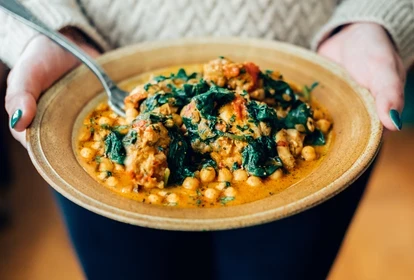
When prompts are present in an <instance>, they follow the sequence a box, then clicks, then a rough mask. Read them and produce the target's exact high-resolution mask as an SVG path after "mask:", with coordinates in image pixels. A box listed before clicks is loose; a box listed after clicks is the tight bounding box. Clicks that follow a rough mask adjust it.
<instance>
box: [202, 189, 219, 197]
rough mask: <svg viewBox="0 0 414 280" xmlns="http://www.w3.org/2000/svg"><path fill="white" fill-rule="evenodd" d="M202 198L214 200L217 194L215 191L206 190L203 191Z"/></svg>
mask: <svg viewBox="0 0 414 280" xmlns="http://www.w3.org/2000/svg"><path fill="white" fill-rule="evenodd" d="M204 196H205V197H206V198H207V199H209V200H214V199H216V198H217V197H218V192H217V191H216V190H215V189H212V188H208V189H206V190H205V192H204Z"/></svg>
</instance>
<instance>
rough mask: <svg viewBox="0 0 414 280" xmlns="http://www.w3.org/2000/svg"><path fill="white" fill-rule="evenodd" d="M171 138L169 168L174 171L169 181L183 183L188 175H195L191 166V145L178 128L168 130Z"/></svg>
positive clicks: (168, 157) (168, 156)
mask: <svg viewBox="0 0 414 280" xmlns="http://www.w3.org/2000/svg"><path fill="white" fill-rule="evenodd" d="M168 135H169V137H170V139H171V142H170V147H169V150H168V154H167V162H168V168H169V169H170V170H171V171H172V172H171V174H170V177H169V178H168V183H171V184H175V183H178V184H181V183H182V182H183V181H184V179H185V178H186V177H189V176H193V172H191V170H190V168H189V165H190V163H189V154H188V153H189V145H188V143H187V142H186V140H185V138H184V136H183V135H181V133H180V131H179V130H178V128H176V127H174V128H172V129H169V130H168Z"/></svg>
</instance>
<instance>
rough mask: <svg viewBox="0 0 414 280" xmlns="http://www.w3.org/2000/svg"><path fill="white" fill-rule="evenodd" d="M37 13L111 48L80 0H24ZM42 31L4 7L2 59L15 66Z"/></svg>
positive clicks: (0, 38)
mask: <svg viewBox="0 0 414 280" xmlns="http://www.w3.org/2000/svg"><path fill="white" fill-rule="evenodd" d="M20 2H21V3H22V4H23V5H25V6H26V7H27V8H28V9H29V10H30V11H31V12H32V13H33V14H34V15H35V16H37V17H38V18H39V19H40V20H42V21H43V22H44V23H45V24H46V25H48V26H49V27H50V28H52V29H54V30H60V29H62V28H64V27H68V26H70V27H75V28H77V29H79V30H81V31H82V32H83V33H84V34H85V35H86V36H87V37H88V39H91V40H92V41H93V42H94V43H95V44H96V45H97V46H99V47H100V48H101V49H102V50H107V49H108V48H109V46H108V44H107V43H106V42H105V40H104V39H103V37H102V36H101V35H100V34H99V33H98V32H97V30H96V29H95V28H94V27H93V26H92V25H91V24H90V23H89V22H88V19H87V18H86V17H85V15H84V14H83V13H82V11H81V9H80V7H79V6H78V4H77V2H76V0H24V1H22V0H20ZM38 34H39V33H38V32H37V31H34V30H32V29H31V28H29V27H27V26H26V25H24V24H23V23H21V22H19V21H17V20H16V19H14V18H12V17H11V16H10V15H8V14H6V13H5V12H4V11H2V10H0V60H2V61H3V62H4V63H5V64H6V65H7V66H8V67H10V68H11V67H13V65H15V63H16V61H17V59H18V58H19V56H20V54H21V53H22V52H23V50H24V48H25V47H26V45H27V43H28V42H29V41H30V40H31V39H32V38H33V37H35V36H36V35H38Z"/></svg>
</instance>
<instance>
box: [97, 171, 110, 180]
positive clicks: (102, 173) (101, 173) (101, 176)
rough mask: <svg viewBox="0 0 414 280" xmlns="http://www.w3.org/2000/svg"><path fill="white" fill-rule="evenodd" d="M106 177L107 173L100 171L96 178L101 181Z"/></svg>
mask: <svg viewBox="0 0 414 280" xmlns="http://www.w3.org/2000/svg"><path fill="white" fill-rule="evenodd" d="M106 177H108V173H106V172H100V173H99V175H98V179H100V180H101V181H103V180H105V179H106Z"/></svg>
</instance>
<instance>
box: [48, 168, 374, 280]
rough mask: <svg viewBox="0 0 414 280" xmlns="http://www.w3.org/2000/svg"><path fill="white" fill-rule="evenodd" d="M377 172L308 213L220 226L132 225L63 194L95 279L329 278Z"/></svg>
mask: <svg viewBox="0 0 414 280" xmlns="http://www.w3.org/2000/svg"><path fill="white" fill-rule="evenodd" d="M370 172H371V168H370V170H368V171H367V172H365V173H364V174H363V175H362V176H361V177H360V178H359V179H358V180H357V181H356V182H355V183H354V184H353V185H352V186H350V187H348V188H347V189H346V190H345V191H343V192H341V193H340V194H338V195H336V196H335V197H333V198H331V199H329V200H328V201H326V202H324V203H322V204H320V205H318V206H316V207H313V208H311V209H309V210H307V211H305V212H302V213H299V214H297V215H294V216H292V217H288V218H285V219H282V220H280V221H276V222H272V223H268V224H264V225H260V226H254V227H248V228H243V229H237V230H228V231H217V232H175V231H162V230H154V229H148V228H141V227H136V226H131V225H128V224H123V223H119V222H116V221H113V220H110V219H107V218H104V217H102V216H99V215H97V214H94V213H92V212H89V211H88V210H85V209H83V208H81V207H79V206H77V205H75V204H73V203H72V202H70V201H69V200H67V199H66V198H64V197H62V196H61V195H59V194H57V193H56V197H57V200H58V202H59V205H60V208H61V210H62V213H63V216H64V219H65V223H66V225H67V228H68V232H69V235H70V237H71V240H72V243H73V245H74V247H75V250H76V253H77V255H78V257H79V259H80V263H81V264H82V267H83V270H84V272H85V275H86V276H87V277H88V279H326V277H327V275H328V273H329V270H330V267H331V265H332V263H333V261H334V259H335V257H336V254H337V252H338V250H339V247H340V245H341V242H342V239H343V237H344V235H345V233H346V230H347V228H348V226H349V224H350V221H351V219H352V217H353V215H354V212H355V210H356V208H357V206H358V203H359V201H360V199H361V197H362V194H363V192H364V190H365V186H366V183H367V180H368V178H369V174H370Z"/></svg>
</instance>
